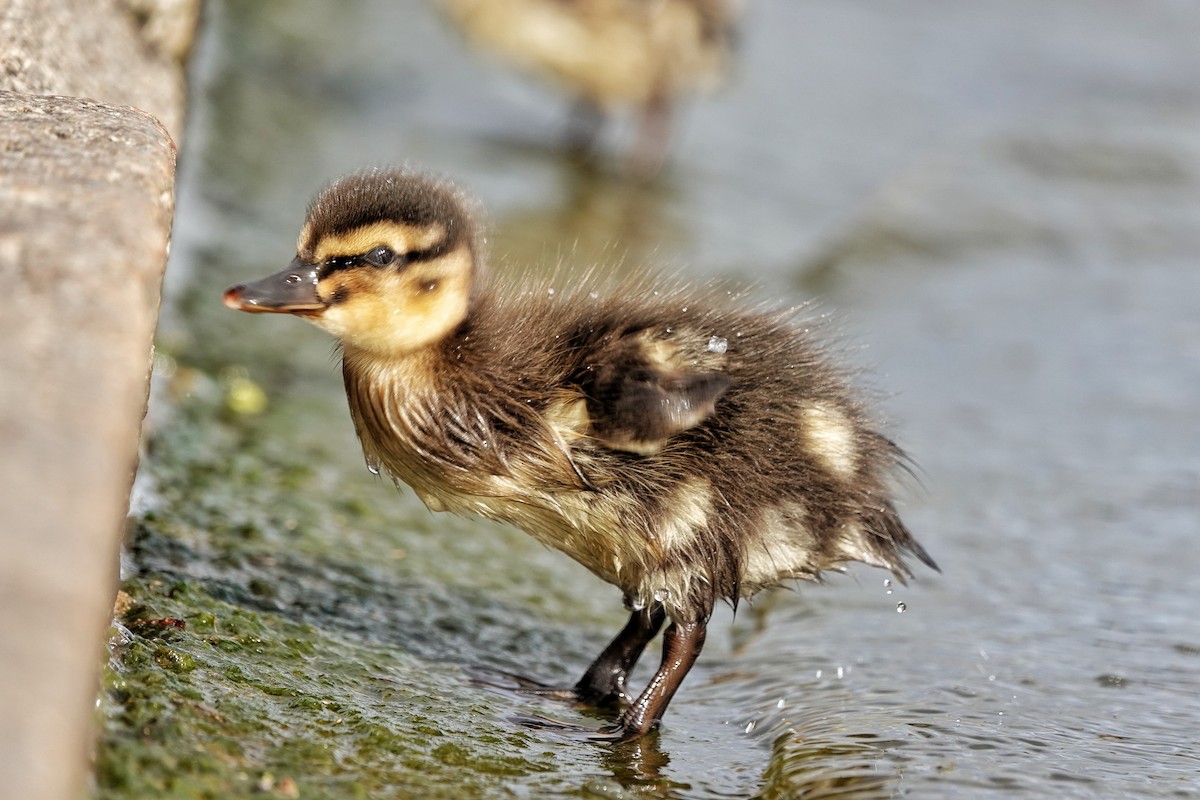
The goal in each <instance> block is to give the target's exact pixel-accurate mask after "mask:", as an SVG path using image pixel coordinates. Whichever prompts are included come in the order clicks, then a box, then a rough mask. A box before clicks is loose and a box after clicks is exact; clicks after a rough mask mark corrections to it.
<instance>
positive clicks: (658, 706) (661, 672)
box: [614, 620, 706, 741]
mask: <svg viewBox="0 0 1200 800" xmlns="http://www.w3.org/2000/svg"><path fill="white" fill-rule="evenodd" d="M705 625H706V621H703V620H702V621H700V622H688V623H682V624H681V623H678V622H672V623H671V625H670V626H669V627H668V628H667V632H666V633H665V634H663V659H662V664H661V665H659V667H658V672H655V673H654V677H653V678H651V679H650V683H649V684H647V686H646V689H645V691H643V692H642V693H641V695H640V696H638V699H637V700H635V701H633V705H631V706H630V707H629V708H627V709H625V713H624V714H622V715H621V721H620V723H619V726H620V727H619V729H618V730H617V731H614V733H617V734H619V738H620V739H622V740H625V741H628V740H630V739H636V738H637V737H639V736H642V735H643V734H646V733H649V732H650V731H652V730H653V729H654V728H655V727H657V726H658V722H659V720H660V719H662V715H663V713H664V712H665V711H666V710H667V705H668V704H670V702H671V698H672V697H674V696H675V691H676V690H677V689H678V688H679V684H681V683H683V678H684V676H686V675H687V674H688V670H690V669H691V668H692V665H693V664H695V663H696V658H697V656H699V655H700V650H701V648H703V647H704V637H705V635H706V628H705Z"/></svg>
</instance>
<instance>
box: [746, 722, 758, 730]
mask: <svg viewBox="0 0 1200 800" xmlns="http://www.w3.org/2000/svg"><path fill="white" fill-rule="evenodd" d="M757 725H758V720H756V719H752V720H750V721H749V722H747V723H746V733H750V732H752V731H753V730H754V728H755V726H757Z"/></svg>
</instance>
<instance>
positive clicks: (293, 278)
mask: <svg viewBox="0 0 1200 800" xmlns="http://www.w3.org/2000/svg"><path fill="white" fill-rule="evenodd" d="M283 280H284V281H285V282H287V283H293V284H294V283H299V282H300V276H299V275H297V274H296V273H294V272H293V273H292V274H291V275H288V276H287V277H286V278H284V279H283Z"/></svg>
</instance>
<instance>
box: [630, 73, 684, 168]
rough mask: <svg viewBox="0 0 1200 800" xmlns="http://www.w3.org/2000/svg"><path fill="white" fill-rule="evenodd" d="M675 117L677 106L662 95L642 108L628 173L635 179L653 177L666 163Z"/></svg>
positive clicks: (658, 94) (656, 95)
mask: <svg viewBox="0 0 1200 800" xmlns="http://www.w3.org/2000/svg"><path fill="white" fill-rule="evenodd" d="M672 116H674V106H673V105H672V103H671V101H670V100H669V99H668V98H667V96H666V95H665V94H663V93H656V94H655V95H654V96H652V97H651V98H650V99H649V100H648V101H647V102H646V105H645V106H644V107H643V108H642V114H641V120H640V121H639V125H638V131H637V139H636V141H635V142H634V145H633V150H632V151H631V153H630V157H629V161H628V169H629V172H630V174H632V175H633V177H634V178H637V179H639V180H646V179H649V178H652V177H654V176H655V175H656V174H657V173H658V172H659V170H661V169H662V167H663V164H665V163H666V161H667V149H668V147H669V145H670V141H671V118H672Z"/></svg>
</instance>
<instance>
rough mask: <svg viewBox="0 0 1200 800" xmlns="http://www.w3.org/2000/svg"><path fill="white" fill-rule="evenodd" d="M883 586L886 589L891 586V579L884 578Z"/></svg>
mask: <svg viewBox="0 0 1200 800" xmlns="http://www.w3.org/2000/svg"><path fill="white" fill-rule="evenodd" d="M883 585H884V587H885V588H886V587H888V586H891V585H892V579H891V578H884V579H883Z"/></svg>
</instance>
